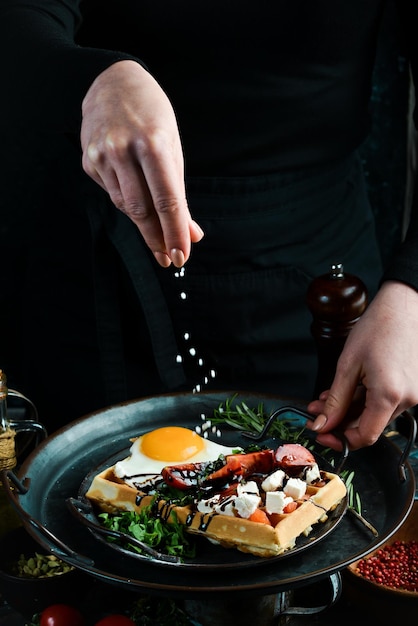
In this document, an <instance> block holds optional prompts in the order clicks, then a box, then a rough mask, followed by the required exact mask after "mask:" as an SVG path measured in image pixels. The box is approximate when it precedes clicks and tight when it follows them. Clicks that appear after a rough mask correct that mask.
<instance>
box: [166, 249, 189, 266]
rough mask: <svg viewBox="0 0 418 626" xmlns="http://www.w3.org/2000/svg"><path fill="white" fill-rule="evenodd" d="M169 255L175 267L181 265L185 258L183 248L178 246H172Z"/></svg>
mask: <svg viewBox="0 0 418 626" xmlns="http://www.w3.org/2000/svg"><path fill="white" fill-rule="evenodd" d="M170 256H171V261H172V263H173V265H175V266H176V267H183V265H184V263H185V260H186V258H185V256H184V252H183V250H180V248H173V249H172V250H171V252H170Z"/></svg>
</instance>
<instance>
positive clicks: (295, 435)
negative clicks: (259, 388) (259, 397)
mask: <svg viewBox="0 0 418 626" xmlns="http://www.w3.org/2000/svg"><path fill="white" fill-rule="evenodd" d="M236 398H237V394H235V395H234V396H232V397H231V398H228V399H227V400H225V402H222V403H221V404H220V405H219V406H218V407H217V408H215V409H214V412H213V416H212V417H211V418H210V419H211V422H212V424H214V425H215V424H226V425H228V426H231V428H235V429H238V430H248V431H250V432H253V433H261V431H262V430H263V428H264V426H265V424H266V422H267V420H268V418H269V417H270V415H269V414H268V413H267V412H266V411H265V409H264V403H263V402H259V404H258V405H257V406H256V407H254V408H251V407H249V406H248V404H247V403H246V402H244V401H243V402H240V403H236ZM303 431H304V427H302V428H300V423H299V418H295V419H291V418H287V419H283V420H276V421H275V422H273V423H272V425H271V427H270V432H269V435H270V436H272V437H279V438H280V439H283V440H285V441H289V442H294V441H299V440H300V437H301V434H302V433H303ZM299 442H300V441H299Z"/></svg>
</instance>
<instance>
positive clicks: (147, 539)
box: [99, 505, 196, 558]
mask: <svg viewBox="0 0 418 626" xmlns="http://www.w3.org/2000/svg"><path fill="white" fill-rule="evenodd" d="M99 518H100V519H101V521H102V524H103V525H104V526H105V527H106V528H109V529H111V530H117V531H120V532H123V533H126V534H127V535H131V536H132V537H135V538H136V539H139V540H140V541H143V542H144V543H146V544H147V545H149V546H151V547H152V548H155V549H156V550H159V551H160V552H162V553H164V554H170V555H173V556H178V557H180V558H193V557H194V556H195V555H196V547H195V545H194V543H193V542H192V541H191V539H190V535H188V534H187V533H186V529H185V527H184V526H182V525H181V524H179V522H178V521H177V516H176V513H175V511H171V513H170V520H167V521H165V520H164V519H162V518H161V517H155V516H153V511H152V505H151V506H149V507H144V508H143V509H141V510H140V511H139V512H136V511H121V512H119V513H115V514H113V513H100V514H99ZM108 540H109V541H119V540H117V539H114V538H108ZM127 548H128V549H129V550H132V551H133V552H139V553H141V550H140V548H138V547H137V546H134V545H132V544H128V546H127Z"/></svg>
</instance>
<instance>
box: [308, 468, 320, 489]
mask: <svg viewBox="0 0 418 626" xmlns="http://www.w3.org/2000/svg"><path fill="white" fill-rule="evenodd" d="M318 479H319V480H320V479H321V472H320V471H319V467H318V465H317V464H316V463H315V465H312V467H309V468H308V469H307V470H306V475H305V480H306V482H307V483H308V485H312V483H313V482H315V481H316V480H318Z"/></svg>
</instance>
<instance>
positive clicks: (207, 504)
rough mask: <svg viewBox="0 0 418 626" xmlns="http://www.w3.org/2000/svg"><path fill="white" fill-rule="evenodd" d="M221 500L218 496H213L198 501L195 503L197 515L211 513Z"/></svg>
mask: <svg viewBox="0 0 418 626" xmlns="http://www.w3.org/2000/svg"><path fill="white" fill-rule="evenodd" d="M220 499H221V496H220V494H217V495H216V496H213V498H208V500H199V502H198V503H197V510H198V511H199V513H213V512H214V510H215V508H216V506H217V505H218V504H219V501H220Z"/></svg>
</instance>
